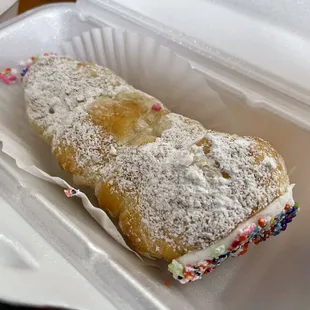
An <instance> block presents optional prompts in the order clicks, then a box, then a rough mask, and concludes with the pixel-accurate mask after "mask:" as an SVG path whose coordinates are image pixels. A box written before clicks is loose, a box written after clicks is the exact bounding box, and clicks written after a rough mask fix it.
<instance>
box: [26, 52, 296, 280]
mask: <svg viewBox="0 0 310 310" xmlns="http://www.w3.org/2000/svg"><path fill="white" fill-rule="evenodd" d="M24 88H25V99H26V106H27V115H28V117H29V121H30V123H31V125H32V126H33V127H34V129H35V130H36V131H37V132H38V133H39V134H40V135H41V137H42V138H43V139H44V140H45V141H46V142H47V143H48V144H50V146H51V148H52V152H53V154H54V155H55V157H56V158H57V161H58V163H59V165H60V166H61V167H62V168H63V169H64V170H66V171H68V172H69V173H71V174H72V175H73V177H74V182H75V184H76V185H77V186H88V187H90V188H92V189H93V190H94V192H95V195H96V197H97V200H98V205H99V207H100V208H102V209H103V210H105V211H106V212H107V213H108V214H109V215H110V217H111V218H112V219H113V221H114V223H115V224H116V225H117V227H118V228H119V230H120V231H121V232H122V234H123V236H124V238H125V240H126V241H127V242H128V244H129V245H130V247H132V249H134V250H135V251H137V252H138V253H140V254H141V255H144V256H147V257H151V258H154V259H165V260H167V261H168V262H169V267H168V268H169V270H170V272H171V273H172V274H173V277H174V278H175V279H177V280H179V281H180V282H181V283H186V282H190V281H194V280H197V279H200V278H201V277H202V276H203V275H204V274H207V273H209V272H211V271H212V270H213V269H214V268H216V267H217V266H218V265H219V264H220V263H221V262H223V261H224V260H226V259H227V258H229V257H230V256H238V255H241V254H244V253H246V252H247V250H248V246H249V244H250V243H254V244H258V243H259V242H261V241H265V240H266V239H268V238H269V237H271V236H276V235H278V234H279V233H280V232H281V231H284V230H285V229H286V227H287V224H288V223H290V222H291V221H292V219H293V218H294V217H295V216H296V212H297V210H298V206H297V205H296V204H295V203H294V200H293V197H292V189H293V186H292V185H290V183H289V178H288V175H287V171H286V168H285V164H284V161H283V159H282V157H281V156H280V155H279V154H278V153H277V152H276V151H275V150H274V149H273V147H272V146H271V145H270V144H269V143H268V142H266V141H264V140H262V139H260V138H256V137H241V136H237V135H231V134H227V133H221V132H215V131H212V130H208V129H206V128H204V127H203V126H202V125H201V124H200V123H199V122H197V121H195V120H192V119H189V118H187V117H185V116H182V115H179V114H175V113H172V112H170V111H169V110H168V109H167V108H166V107H165V106H164V105H163V103H162V102H160V101H159V100H157V99H156V98H154V97H152V96H150V95H148V94H146V93H143V92H141V91H139V90H137V89H135V88H133V87H132V86H130V85H128V84H127V83H126V82H125V81H124V80H123V79H121V78H120V77H118V76H117V75H115V74H114V73H113V72H111V71H110V70H109V69H107V68H104V67H101V66H98V65H95V64H92V63H82V62H78V61H75V60H73V59H71V58H68V57H60V56H45V57H41V58H40V59H38V60H37V61H36V62H35V63H34V64H33V65H32V66H31V68H29V70H28V72H27V74H26V75H25V77H24ZM193 96H194V94H193ZM188 104H191V103H190V102H188Z"/></svg>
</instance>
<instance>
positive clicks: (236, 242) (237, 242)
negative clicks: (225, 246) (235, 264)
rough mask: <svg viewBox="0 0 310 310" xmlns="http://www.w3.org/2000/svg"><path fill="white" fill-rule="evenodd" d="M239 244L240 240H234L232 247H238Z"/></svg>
mask: <svg viewBox="0 0 310 310" xmlns="http://www.w3.org/2000/svg"><path fill="white" fill-rule="evenodd" d="M239 244H240V242H239V241H238V240H234V241H233V243H232V244H231V247H232V248H236V247H237V246H238V245H239Z"/></svg>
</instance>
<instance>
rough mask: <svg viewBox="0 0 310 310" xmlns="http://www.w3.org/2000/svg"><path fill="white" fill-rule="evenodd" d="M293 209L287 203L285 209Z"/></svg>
mask: <svg viewBox="0 0 310 310" xmlns="http://www.w3.org/2000/svg"><path fill="white" fill-rule="evenodd" d="M290 208H291V206H290V205H289V204H288V203H287V204H286V205H285V207H284V209H285V210H286V211H288V210H289V209H290Z"/></svg>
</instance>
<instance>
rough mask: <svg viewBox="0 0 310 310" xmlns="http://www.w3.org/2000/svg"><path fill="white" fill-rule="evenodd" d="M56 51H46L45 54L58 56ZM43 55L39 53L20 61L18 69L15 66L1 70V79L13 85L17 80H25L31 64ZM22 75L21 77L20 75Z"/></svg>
mask: <svg viewBox="0 0 310 310" xmlns="http://www.w3.org/2000/svg"><path fill="white" fill-rule="evenodd" d="M56 55H57V54H55V53H44V54H43V56H56ZM41 57H42V56H40V55H37V56H35V57H30V58H28V59H27V60H26V61H20V62H19V67H20V70H19V71H18V70H17V69H15V68H6V69H4V70H3V71H2V72H0V81H2V82H3V83H4V84H7V85H11V84H13V83H15V82H16V81H18V80H19V79H20V80H23V78H24V76H25V75H26V74H27V73H28V71H29V69H30V68H31V66H32V65H33V64H34V63H35V62H36V61H37V60H39V59H40V58H41ZM19 75H20V78H19V77H18V76H19Z"/></svg>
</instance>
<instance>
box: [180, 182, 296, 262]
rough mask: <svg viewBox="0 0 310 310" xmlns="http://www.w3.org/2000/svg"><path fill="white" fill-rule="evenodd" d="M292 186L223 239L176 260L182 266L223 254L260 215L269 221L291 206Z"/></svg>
mask: <svg viewBox="0 0 310 310" xmlns="http://www.w3.org/2000/svg"><path fill="white" fill-rule="evenodd" d="M293 187H294V184H292V185H290V186H289V187H288V190H287V192H286V193H285V194H283V195H282V196H280V197H279V198H277V199H276V200H274V201H273V202H272V203H271V204H269V205H268V206H267V207H266V208H265V209H264V210H262V211H260V212H258V213H256V214H255V215H254V216H252V217H251V218H249V219H248V220H247V221H245V222H243V223H242V224H240V225H238V227H237V228H236V229H235V230H234V231H233V232H232V233H231V234H229V235H228V236H227V237H225V238H224V239H221V240H220V241H218V242H216V243H215V244H213V245H211V246H210V247H208V248H206V249H204V250H200V251H196V252H190V253H187V254H185V255H183V256H181V257H179V258H177V259H176V261H178V262H179V263H181V264H182V265H183V266H185V265H194V264H196V263H197V262H201V261H205V260H209V259H210V260H212V259H213V258H214V257H218V256H219V255H222V254H225V253H226V252H227V249H228V248H229V246H230V245H231V243H232V242H233V241H234V240H235V239H236V238H237V236H238V235H239V234H240V232H241V231H243V230H244V229H246V228H248V227H249V226H250V225H251V224H253V223H254V224H257V221H258V219H259V218H260V217H262V218H264V219H266V220H267V221H268V222H269V220H270V219H271V218H273V217H275V216H277V215H279V214H280V213H281V212H282V211H283V209H284V207H285V205H286V204H287V203H288V204H289V205H290V206H293V205H294V203H295V202H294V199H293Z"/></svg>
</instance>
